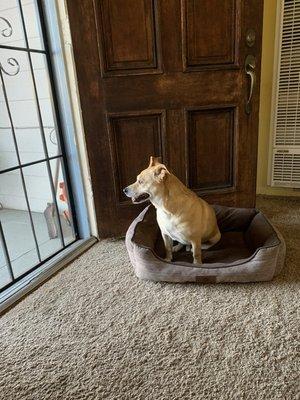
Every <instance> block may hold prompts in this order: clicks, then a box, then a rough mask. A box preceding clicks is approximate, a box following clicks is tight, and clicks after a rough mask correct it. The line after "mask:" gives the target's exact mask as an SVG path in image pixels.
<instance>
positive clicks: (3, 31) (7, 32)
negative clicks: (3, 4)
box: [0, 17, 13, 38]
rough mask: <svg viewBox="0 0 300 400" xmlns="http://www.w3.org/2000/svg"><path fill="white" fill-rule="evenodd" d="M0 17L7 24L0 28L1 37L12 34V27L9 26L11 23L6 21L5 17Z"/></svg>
mask: <svg viewBox="0 0 300 400" xmlns="http://www.w3.org/2000/svg"><path fill="white" fill-rule="evenodd" d="M0 19H1V20H2V21H4V22H5V23H6V25H7V27H6V28H3V29H1V35H2V36H3V37H6V38H7V37H10V36H11V35H12V33H13V28H12V26H11V23H10V22H9V21H8V19H6V18H4V17H0Z"/></svg>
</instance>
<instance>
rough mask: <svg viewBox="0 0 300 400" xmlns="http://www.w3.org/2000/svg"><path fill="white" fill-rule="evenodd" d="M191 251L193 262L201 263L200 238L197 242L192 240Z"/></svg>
mask: <svg viewBox="0 0 300 400" xmlns="http://www.w3.org/2000/svg"><path fill="white" fill-rule="evenodd" d="M192 252H193V258H194V261H193V262H194V264H202V258H201V240H200V241H199V242H192Z"/></svg>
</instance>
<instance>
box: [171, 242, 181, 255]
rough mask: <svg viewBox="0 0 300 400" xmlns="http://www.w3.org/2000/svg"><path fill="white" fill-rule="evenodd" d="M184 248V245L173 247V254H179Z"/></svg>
mask: <svg viewBox="0 0 300 400" xmlns="http://www.w3.org/2000/svg"><path fill="white" fill-rule="evenodd" d="M183 247H184V245H183V244H181V243H178V244H176V246H173V252H174V253H177V252H178V251H180V250H181V249H182V248H183Z"/></svg>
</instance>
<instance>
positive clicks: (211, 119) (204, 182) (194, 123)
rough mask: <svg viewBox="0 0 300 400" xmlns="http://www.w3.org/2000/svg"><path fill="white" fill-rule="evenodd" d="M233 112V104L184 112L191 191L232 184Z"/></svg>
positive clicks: (201, 190) (226, 186)
mask: <svg viewBox="0 0 300 400" xmlns="http://www.w3.org/2000/svg"><path fill="white" fill-rule="evenodd" d="M234 114H235V113H234V108H233V107H232V108H219V109H218V108H216V109H208V110H207V109H206V110H205V109H204V110H203V109H201V110H192V111H188V112H187V144H186V146H187V153H188V157H187V166H188V167H187V172H188V186H189V187H190V188H191V189H193V190H194V191H195V192H203V191H204V190H205V191H208V190H216V189H226V188H233V187H234V170H233V165H234V154H235V151H234V143H235V140H234V135H235V129H234V126H235V123H234V120H235V116H234ZM212 155H213V156H212Z"/></svg>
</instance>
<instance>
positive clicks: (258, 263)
mask: <svg viewBox="0 0 300 400" xmlns="http://www.w3.org/2000/svg"><path fill="white" fill-rule="evenodd" d="M213 207H214V210H215V212H216V216H217V220H218V225H219V229H220V231H221V234H222V237H221V240H220V242H219V243H217V244H216V245H214V246H213V247H211V248H210V249H208V250H202V261H203V264H202V265H196V264H192V254H191V253H190V252H186V251H180V252H178V253H173V257H174V258H173V261H172V262H167V261H165V260H164V256H165V254H164V252H165V251H164V245H163V240H162V238H161V235H160V230H159V227H158V225H157V222H156V212H155V208H154V207H153V206H152V205H150V206H148V207H147V208H145V209H144V210H143V211H142V212H141V213H140V215H139V216H138V217H137V218H136V219H135V220H134V221H133V223H132V224H131V225H130V227H129V229H128V231H127V234H126V247H127V250H128V253H129V257H130V260H131V263H132V265H133V268H134V270H135V274H136V276H137V277H138V278H140V279H149V280H152V281H165V282H199V283H221V282H258V281H268V280H270V279H272V278H273V277H274V276H276V275H277V274H278V273H279V272H280V270H281V268H282V267H283V264H284V259H285V243H284V240H283V238H282V236H281V235H280V233H279V232H278V231H277V230H275V229H274V227H273V226H272V225H271V224H270V222H269V221H268V220H267V218H266V217H265V216H264V215H263V214H262V213H261V212H260V211H258V210H256V209H252V208H250V209H249V208H229V207H223V206H213Z"/></svg>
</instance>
